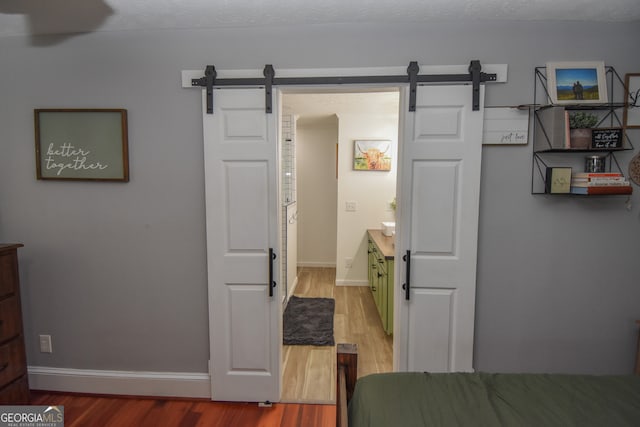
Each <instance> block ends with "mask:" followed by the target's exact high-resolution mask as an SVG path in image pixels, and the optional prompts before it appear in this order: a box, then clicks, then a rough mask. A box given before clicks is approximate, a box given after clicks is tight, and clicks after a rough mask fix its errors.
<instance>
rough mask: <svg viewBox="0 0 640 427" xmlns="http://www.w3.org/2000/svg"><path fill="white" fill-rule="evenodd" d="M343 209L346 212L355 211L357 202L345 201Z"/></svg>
mask: <svg viewBox="0 0 640 427" xmlns="http://www.w3.org/2000/svg"><path fill="white" fill-rule="evenodd" d="M345 210H346V211H347V212H355V211H357V210H358V202H346V204H345Z"/></svg>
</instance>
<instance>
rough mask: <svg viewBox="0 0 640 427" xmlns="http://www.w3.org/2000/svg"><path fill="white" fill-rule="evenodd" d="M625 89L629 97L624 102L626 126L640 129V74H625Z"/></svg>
mask: <svg viewBox="0 0 640 427" xmlns="http://www.w3.org/2000/svg"><path fill="white" fill-rule="evenodd" d="M624 87H625V89H626V92H627V96H626V99H625V102H624V125H625V127H627V128H633V129H638V128H640V73H629V74H625V78H624Z"/></svg>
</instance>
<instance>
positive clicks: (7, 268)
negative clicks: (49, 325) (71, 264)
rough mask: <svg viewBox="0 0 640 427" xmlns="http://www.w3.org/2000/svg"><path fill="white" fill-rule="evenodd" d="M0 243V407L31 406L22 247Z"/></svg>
mask: <svg viewBox="0 0 640 427" xmlns="http://www.w3.org/2000/svg"><path fill="white" fill-rule="evenodd" d="M22 246H23V245H21V244H11V245H8V244H1V243H0V405H9V404H16V405H24V404H28V403H29V382H28V377H27V358H26V355H25V348H24V334H23V331H22V309H21V306H20V280H19V275H18V248H20V247H22Z"/></svg>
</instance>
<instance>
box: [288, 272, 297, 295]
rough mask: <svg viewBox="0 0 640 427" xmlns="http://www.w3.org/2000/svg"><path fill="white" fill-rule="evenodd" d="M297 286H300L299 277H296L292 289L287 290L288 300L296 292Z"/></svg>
mask: <svg viewBox="0 0 640 427" xmlns="http://www.w3.org/2000/svg"><path fill="white" fill-rule="evenodd" d="M296 286H298V276H296V278H295V279H294V280H293V285H291V288H289V289H287V291H288V292H289V295H287V299H288V298H289V297H290V296H291V295H293V293H294V292H295V291H296Z"/></svg>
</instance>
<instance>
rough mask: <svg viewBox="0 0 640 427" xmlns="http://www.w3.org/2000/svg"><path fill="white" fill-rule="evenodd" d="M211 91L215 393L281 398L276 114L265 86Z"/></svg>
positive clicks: (208, 170)
mask: <svg viewBox="0 0 640 427" xmlns="http://www.w3.org/2000/svg"><path fill="white" fill-rule="evenodd" d="M214 98H215V102H214V112H213V114H206V113H204V114H203V132H204V156H205V159H204V160H205V191H206V209H207V212H206V218H207V263H208V282H209V284H208V290H209V334H210V354H211V363H210V365H211V368H210V369H211V383H212V393H211V396H212V399H213V400H224V401H266V400H269V401H278V400H279V399H280V342H281V337H280V304H279V303H278V301H279V298H278V296H277V292H274V296H272V297H271V296H269V288H270V283H269V262H270V260H269V248H274V249H275V252H276V253H278V252H279V251H278V250H277V248H278V240H277V237H278V236H277V230H278V227H277V205H278V201H277V194H278V193H277V178H276V168H277V163H276V156H277V145H276V141H277V139H276V136H277V135H276V133H277V131H276V129H277V126H276V120H277V115H276V114H266V113H265V107H264V90H260V89H224V90H216V91H215V96H214ZM204 105H206V98H205V91H204V90H203V106H204ZM203 111H206V109H205V108H204V107H203ZM274 266H275V262H274ZM278 272H279V269H277V268H274V273H275V276H274V280H275V281H276V282H277V281H278V279H277V275H278ZM276 290H277V289H276Z"/></svg>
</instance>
